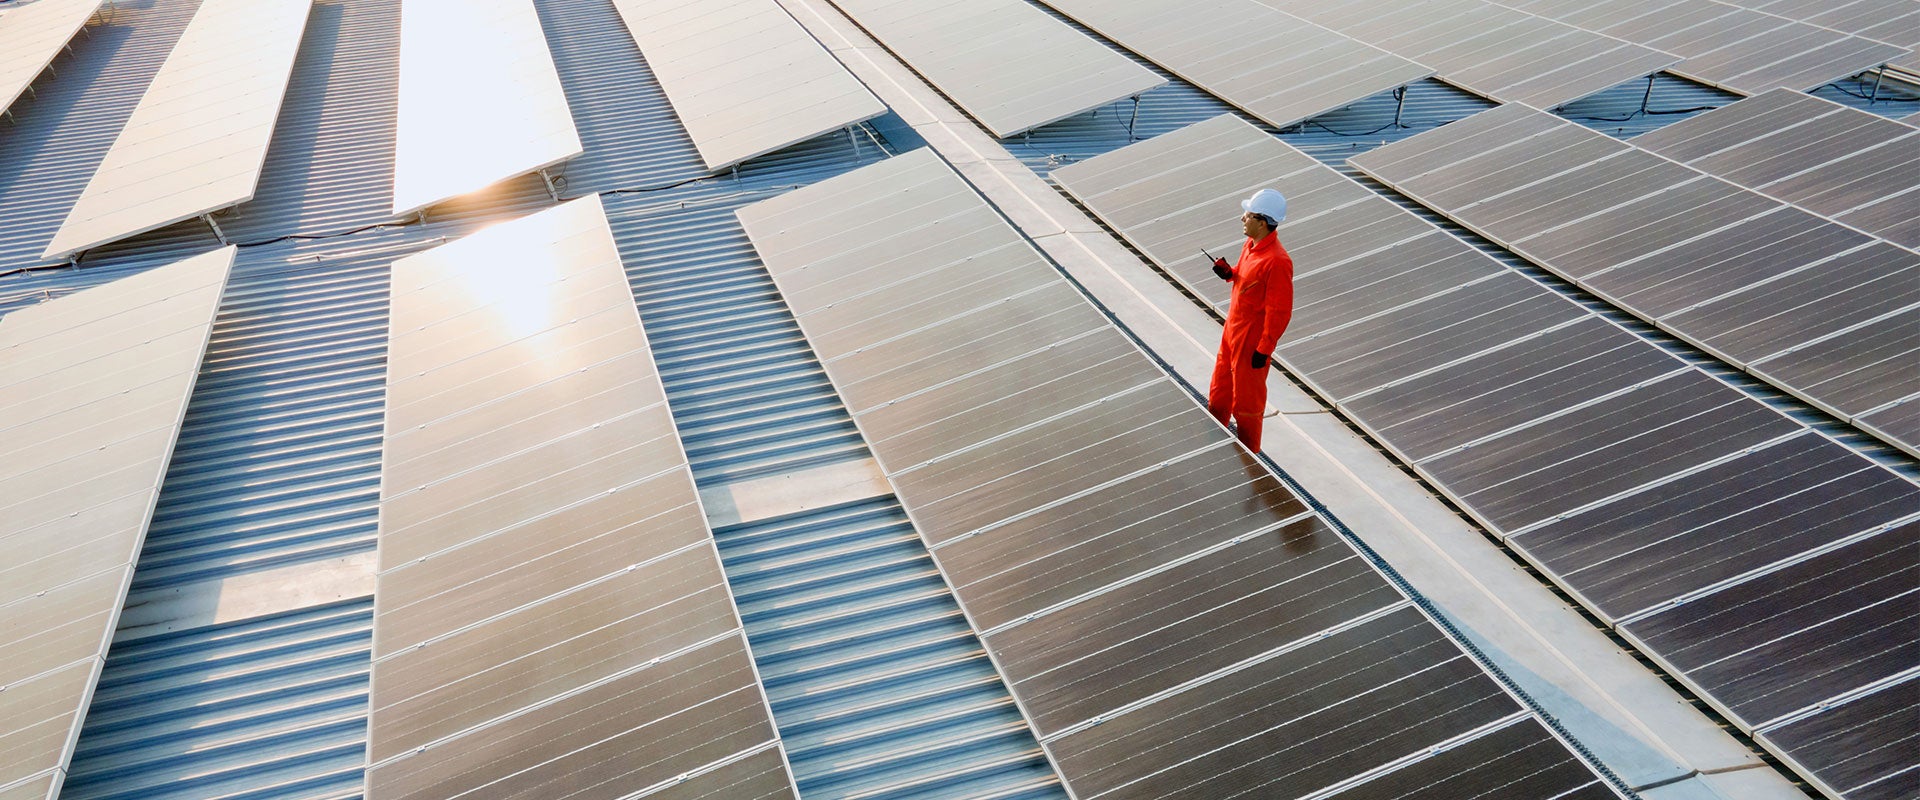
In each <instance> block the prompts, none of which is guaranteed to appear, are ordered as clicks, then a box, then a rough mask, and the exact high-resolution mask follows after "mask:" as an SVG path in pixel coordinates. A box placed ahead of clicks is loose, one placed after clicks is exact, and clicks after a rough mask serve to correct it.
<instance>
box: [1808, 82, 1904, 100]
mask: <svg viewBox="0 0 1920 800" xmlns="http://www.w3.org/2000/svg"><path fill="white" fill-rule="evenodd" d="M1820 88H1821V89H1832V90H1834V91H1836V92H1839V93H1841V94H1844V95H1847V96H1849V97H1857V98H1860V99H1861V100H1865V101H1867V102H1869V103H1920V97H1874V96H1872V95H1865V94H1861V93H1859V92H1856V91H1853V90H1852V89H1848V88H1847V87H1845V86H1841V85H1840V84H1837V83H1829V84H1827V85H1826V86H1822V87H1820Z"/></svg>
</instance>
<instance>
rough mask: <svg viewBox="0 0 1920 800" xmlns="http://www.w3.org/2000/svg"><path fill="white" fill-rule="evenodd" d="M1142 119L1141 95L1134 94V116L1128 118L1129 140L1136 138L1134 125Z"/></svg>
mask: <svg viewBox="0 0 1920 800" xmlns="http://www.w3.org/2000/svg"><path fill="white" fill-rule="evenodd" d="M1139 121H1140V95H1137V94H1136V95H1134V96H1133V116H1131V117H1128V118H1127V141H1129V142H1131V141H1133V140H1134V136H1133V126H1134V124H1135V123H1137V122H1139Z"/></svg>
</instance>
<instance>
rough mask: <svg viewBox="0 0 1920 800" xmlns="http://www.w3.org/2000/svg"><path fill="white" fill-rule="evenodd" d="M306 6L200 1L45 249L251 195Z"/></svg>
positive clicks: (60, 252) (81, 246)
mask: <svg viewBox="0 0 1920 800" xmlns="http://www.w3.org/2000/svg"><path fill="white" fill-rule="evenodd" d="M311 6H312V3H311V0H271V1H270V2H251V0H207V2H205V3H202V4H201V5H200V8H199V10H198V11H196V12H195V13H194V16H193V22H191V23H189V24H188V25H187V30H186V32H184V33H182V34H181V35H180V40H179V42H178V43H177V44H175V45H174V48H173V52H172V53H171V54H169V55H168V56H167V61H166V63H165V64H162V65H161V67H160V72H159V73H158V74H156V75H154V78H153V83H152V84H151V86H150V87H149V88H148V89H147V93H146V95H145V96H143V97H141V98H140V105H138V106H136V107H135V108H134V110H133V115H132V116H131V117H129V118H128V119H127V124H126V126H125V127H123V128H121V129H120V137H119V138H117V139H115V140H114V142H113V147H112V148H110V149H108V150H107V154H106V156H105V157H104V158H103V159H102V160H101V161H100V166H99V168H98V169H96V170H95V171H94V174H93V179H92V180H90V181H88V182H87V188H86V190H85V191H83V192H81V194H80V199H79V200H77V201H75V202H74V205H73V210H72V211H70V212H68V214H67V218H66V221H65V222H62V223H61V224H60V230H59V231H58V232H57V233H55V234H54V235H53V240H52V241H50V242H48V243H47V249H46V252H44V253H42V254H41V255H42V257H43V258H48V259H60V258H66V257H68V256H71V255H73V254H75V253H79V252H81V251H84V250H88V249H92V248H94V247H98V246H100V245H103V244H106V243H108V242H113V241H118V240H120V239H125V238H127V237H129V236H133V235H135V234H139V233H145V232H147V231H150V230H153V229H155V228H159V227H163V226H166V225H171V224H173V223H175V222H179V221H181V220H187V219H192V218H194V217H200V216H206V215H208V214H211V213H213V212H215V211H218V210H220V209H223V208H227V207H230V206H235V205H239V204H241V203H244V202H246V201H248V200H251V199H253V191H254V187H256V186H258V185H259V183H260V171H261V168H262V167H263V166H264V165H265V164H266V160H267V143H268V142H269V141H271V140H272V139H273V126H274V122H275V121H276V120H277V119H278V118H279V116H280V100H281V98H282V97H284V96H285V95H286V91H287V81H288V80H289V79H290V77H291V76H292V73H293V59H294V55H295V54H296V53H298V52H299V49H300V37H301V35H302V34H303V33H305V31H306V27H307V12H308V10H309V9H310V8H311ZM243 65H244V66H243ZM209 219H211V218H209ZM223 238H224V237H223Z"/></svg>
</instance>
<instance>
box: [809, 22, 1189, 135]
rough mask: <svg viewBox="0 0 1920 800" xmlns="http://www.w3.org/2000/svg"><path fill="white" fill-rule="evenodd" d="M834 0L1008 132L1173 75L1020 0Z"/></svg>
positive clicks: (990, 125)
mask: <svg viewBox="0 0 1920 800" xmlns="http://www.w3.org/2000/svg"><path fill="white" fill-rule="evenodd" d="M833 2H834V5H836V6H839V8H840V10H841V11H843V12H845V13H846V15H847V16H848V17H850V18H852V19H853V21H854V22H856V23H858V24H859V25H860V27H862V28H864V29H866V30H867V32H868V33H871V34H872V35H873V37H874V38H875V39H877V40H879V41H880V43H881V44H882V45H885V46H886V48H887V49H888V50H891V51H893V53H894V54H895V55H897V56H899V57H900V60H902V61H905V62H906V63H907V65H908V66H910V67H912V68H913V69H914V71H915V72H918V73H920V74H921V75H922V76H923V77H925V78H926V79H927V81H928V82H930V83H932V84H933V85H934V86H935V87H937V88H938V89H940V91H941V92H942V93H944V94H946V95H947V96H948V97H949V98H952V99H953V101H954V103H955V104H957V105H959V106H960V107H961V108H962V109H964V110H966V112H967V114H969V115H971V116H972V117H973V118H974V119H975V120H977V121H979V122H980V124H981V125H983V126H985V127H986V129H987V130H989V131H991V132H992V133H993V135H995V136H998V137H1002V138H1005V137H1008V136H1014V135H1017V134H1020V133H1023V132H1026V131H1029V130H1032V129H1034V128H1038V127H1040V126H1042V125H1045V124H1047V123H1049V122H1057V121H1059V120H1062V119H1065V118H1067V117H1071V116H1073V115H1075V114H1079V113H1082V112H1085V111H1090V110H1093V109H1096V108H1099V107H1101V106H1104V105H1107V104H1109V103H1112V102H1115V101H1118V100H1124V99H1126V98H1129V97H1135V96H1138V95H1140V94H1141V93H1143V92H1146V91H1147V90H1149V89H1153V88H1156V87H1159V86H1161V85H1163V84H1165V83H1166V81H1165V80H1163V79H1162V78H1161V77H1160V76H1158V75H1155V74H1153V73H1152V72H1151V71H1149V70H1147V69H1146V68H1144V67H1141V66H1140V65H1138V64H1135V63H1133V62H1132V61H1130V60H1128V59H1127V57H1126V56H1123V55H1121V54H1119V53H1116V52H1113V51H1112V50H1110V49H1108V48H1107V47H1105V46H1104V45H1102V44H1100V43H1099V42H1096V41H1094V40H1092V39H1089V38H1087V37H1086V36H1084V35H1082V34H1080V32H1078V31H1075V30H1074V29H1072V28H1071V27H1068V26H1067V25H1065V24H1063V23H1061V22H1060V21H1059V20H1056V19H1053V18H1052V17H1049V16H1047V14H1046V13H1045V12H1043V11H1041V10H1040V9H1037V8H1034V7H1032V6H1031V5H1028V4H1027V3H1026V2H1023V1H1022V0H982V1H981V2H972V3H943V2H936V1H935V0H833Z"/></svg>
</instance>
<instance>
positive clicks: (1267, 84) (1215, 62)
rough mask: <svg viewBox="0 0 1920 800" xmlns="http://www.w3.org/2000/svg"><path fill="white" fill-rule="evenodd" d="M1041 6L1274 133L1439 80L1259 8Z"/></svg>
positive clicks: (1064, 2)
mask: <svg viewBox="0 0 1920 800" xmlns="http://www.w3.org/2000/svg"><path fill="white" fill-rule="evenodd" d="M1043 2H1045V3H1046V4H1047V5H1049V6H1052V7H1053V8H1054V10H1056V11H1059V12H1060V13H1061V14H1064V15H1066V16H1067V17H1069V18H1071V19H1073V20H1074V21H1075V22H1078V23H1080V24H1082V25H1085V26H1087V27H1088V28H1091V29H1092V30H1093V31H1095V32H1096V33H1099V34H1100V35H1102V36H1105V37H1106V38H1108V39H1111V40H1113V41H1114V42H1117V43H1119V44H1120V45H1121V46H1122V47H1125V48H1127V49H1129V50H1132V51H1133V52H1135V53H1138V54H1140V55H1141V56H1142V57H1144V58H1146V59H1147V60H1149V61H1152V62H1154V63H1155V64H1159V65H1160V66H1161V67H1163V68H1165V69H1166V70H1167V71H1168V72H1172V73H1174V74H1175V75H1179V76H1180V77H1182V78H1185V79H1186V80H1187V81H1189V82H1191V83H1193V84H1195V85H1197V86H1199V87H1200V88H1202V89H1205V90H1207V91H1208V92H1211V93H1213V94H1214V95H1216V96H1218V97H1220V98H1221V99H1223V100H1226V101H1227V102H1229V103H1232V104H1233V105H1235V106H1237V107H1239V108H1240V109H1242V110H1244V111H1246V112H1247V113H1249V114H1252V115H1254V116H1255V117H1258V118H1260V119H1261V120H1264V121H1266V122H1267V123H1268V124H1270V125H1274V126H1276V127H1286V126H1289V125H1293V124H1295V123H1298V122H1301V121H1303V120H1306V119H1308V118H1311V117H1316V116H1319V115H1321V114H1324V113H1327V112H1329V111H1333V110H1336V109H1339V108H1343V107H1345V106H1347V105H1350V104H1352V103H1354V102H1355V101H1358V100H1360V99H1362V98H1365V97H1368V96H1371V95H1374V94H1378V93H1380V92H1384V91H1388V90H1390V89H1394V88H1396V87H1399V86H1404V85H1406V84H1409V83H1412V82H1414V81H1417V80H1420V79H1422V78H1426V77H1428V76H1431V75H1432V74H1433V70H1431V69H1428V68H1427V67H1425V66H1422V65H1420V64H1416V63H1414V62H1412V61H1408V60H1406V59H1404V58H1399V57H1397V56H1394V55H1392V54H1390V53H1386V52H1383V51H1381V50H1378V49H1376V48H1372V47H1368V46H1367V45H1364V44H1361V43H1360V42H1357V41H1354V40H1352V39H1349V38H1347V37H1345V36H1341V35H1339V34H1336V33H1334V32H1332V31H1329V30H1326V29H1325V28H1321V27H1319V26H1317V25H1313V24H1311V23H1309V22H1307V21H1305V20H1302V19H1300V18H1298V17H1295V16H1293V15H1291V14H1286V13H1283V12H1281V11H1278V10H1276V9H1273V8H1269V7H1267V6H1264V5H1261V4H1260V3H1258V2H1255V0H1201V2H1190V3H1180V4H1167V3H1158V2H1152V0H1120V1H1118V2H1116V0H1043ZM1222 31H1234V32H1235V34H1234V36H1233V37H1232V38H1230V39H1229V38H1221V37H1220V35H1219V34H1220V32H1222Z"/></svg>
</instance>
